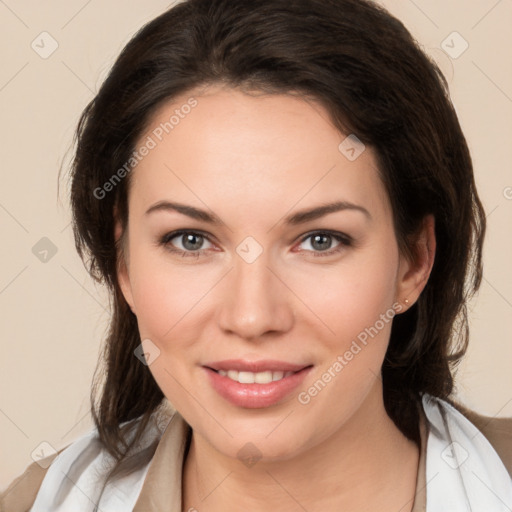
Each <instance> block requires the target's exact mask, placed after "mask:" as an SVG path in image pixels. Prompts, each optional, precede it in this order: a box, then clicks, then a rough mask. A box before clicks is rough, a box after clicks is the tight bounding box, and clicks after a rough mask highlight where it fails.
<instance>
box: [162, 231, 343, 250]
mask: <svg viewBox="0 0 512 512" xmlns="http://www.w3.org/2000/svg"><path fill="white" fill-rule="evenodd" d="M190 233H192V234H196V235H201V236H203V237H204V238H206V239H207V240H208V241H209V242H210V243H215V241H214V240H215V237H214V236H213V235H211V234H210V233H207V232H206V231H202V230H200V229H177V230H174V231H170V232H169V233H166V234H164V235H163V236H162V237H161V239H167V241H168V242H169V241H170V240H173V239H174V238H177V237H180V236H183V235H185V234H190ZM316 234H326V235H330V236H332V237H333V238H336V237H339V238H341V239H346V241H350V242H353V237H351V236H350V235H348V234H346V233H343V232H341V231H335V230H332V229H316V230H315V229H314V230H312V231H307V232H306V233H303V234H302V235H299V236H298V237H297V239H298V241H299V242H300V243H302V242H304V241H305V240H307V239H308V238H310V237H312V236H313V235H316ZM170 235H172V236H170ZM212 238H213V240H212ZM203 250H204V251H205V250H207V249H198V251H197V252H199V251H203ZM190 252H193V251H190Z"/></svg>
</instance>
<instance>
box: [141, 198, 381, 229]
mask: <svg viewBox="0 0 512 512" xmlns="http://www.w3.org/2000/svg"><path fill="white" fill-rule="evenodd" d="M343 210H353V211H359V212H361V213H363V214H364V215H365V216H366V217H367V218H368V219H369V220H371V219H372V216H371V214H370V212H369V211H368V210H367V209H366V208H364V207H362V206H360V205H357V204H354V203H350V202H348V201H336V202H334V203H327V204H323V205H320V206H315V207H313V208H308V209H306V210H300V211H298V212H296V213H293V214H292V215H289V216H288V217H286V218H285V219H284V222H285V223H286V224H289V225H292V226H295V225H298V224H303V223H305V222H309V221H312V220H316V219H319V218H320V217H323V216H325V215H328V214H329V213H334V212H338V211H343ZM157 211H175V212H178V213H181V214H182V215H186V216H187V217H190V218H192V219H195V220H199V221H203V222H207V223H209V224H212V225H214V226H217V225H220V224H224V223H223V222H222V221H221V220H220V218H219V217H218V216H217V215H215V214H214V213H209V212H207V211H206V210H201V209H199V208H196V207H194V206H188V205H185V204H181V203H176V202H171V201H159V202H157V203H155V204H154V205H152V206H151V207H150V208H148V210H147V211H146V215H148V214H150V213H153V212H157Z"/></svg>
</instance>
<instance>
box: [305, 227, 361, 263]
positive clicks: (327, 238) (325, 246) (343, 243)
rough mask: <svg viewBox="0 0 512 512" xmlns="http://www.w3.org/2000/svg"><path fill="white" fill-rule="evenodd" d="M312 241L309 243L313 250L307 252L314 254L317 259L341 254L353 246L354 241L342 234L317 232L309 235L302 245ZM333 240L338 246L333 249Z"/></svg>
mask: <svg viewBox="0 0 512 512" xmlns="http://www.w3.org/2000/svg"><path fill="white" fill-rule="evenodd" d="M310 239H311V241H309V242H308V244H309V246H310V247H312V250H309V249H308V250H307V251H306V252H312V254H313V256H315V257H317V256H330V255H332V254H336V253H339V252H341V251H343V250H344V249H346V248H347V247H350V246H351V245H352V244H353V239H352V238H351V237H350V236H348V235H346V234H344V233H340V232H331V231H316V232H314V233H309V234H308V235H306V236H305V237H303V238H302V240H301V244H303V243H304V242H306V241H308V240H310ZM333 240H335V241H336V242H337V243H338V245H336V246H335V247H334V248H331V246H332V241H333Z"/></svg>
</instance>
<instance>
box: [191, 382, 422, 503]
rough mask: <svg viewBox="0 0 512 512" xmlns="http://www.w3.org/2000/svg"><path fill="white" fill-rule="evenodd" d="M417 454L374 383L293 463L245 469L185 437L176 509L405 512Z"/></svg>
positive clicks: (201, 439)
mask: <svg viewBox="0 0 512 512" xmlns="http://www.w3.org/2000/svg"><path fill="white" fill-rule="evenodd" d="M418 461H419V449H418V447H417V446H416V444H415V443H414V442H412V441H410V440H408V439H407V438H406V437H405V436H404V435H403V434H402V433H401V432H400V430H399V429H398V428H397V427H396V426H395V424H394V423H393V421H392V420H391V419H390V418H389V416H388V415H387V413H386V411H385V408H384V402H383V398H382V385H381V380H380V379H377V384H376V386H375V387H374V389H373V390H372V391H371V392H370V394H369V395H368V396H367V397H366V399H365V401H364V402H363V403H362V404H361V406H360V408H359V409H358V411H357V412H356V413H355V414H354V415H353V416H352V417H351V418H350V420H349V421H348V422H347V423H346V424H344V425H343V427H342V428H341V429H339V430H338V431H337V432H335V433H334V434H333V435H332V436H331V437H329V438H327V439H326V440H324V441H323V442H322V443H320V444H318V445H315V446H314V447H312V448H310V449H308V450H306V451H303V452H301V453H300V454H299V455H297V456H296V457H294V458H291V459H288V460H284V461H283V460H280V461H277V462H273V461H272V462H264V461H262V460H261V461H258V462H257V463H256V464H255V465H254V466H251V467H246V466H244V465H243V464H241V463H240V461H239V460H237V459H233V458H231V457H226V456H225V455H224V454H222V453H220V452H219V451H218V450H216V449H215V448H214V447H213V446H211V445H210V444H209V443H208V441H207V440H206V439H205V438H204V437H202V436H199V435H197V434H196V432H193V434H192V439H191V444H190V449H189V452H188V454H187V458H186V460H185V464H184V469H183V510H187V511H188V510H191V511H194V510H197V511H201V510H203V509H204V510H206V509H207V510H208V511H209V512H217V511H223V512H231V511H235V510H236V511H238V510H240V509H242V510H252V511H254V512H257V511H265V512H267V511H268V510H269V509H275V510H280V511H284V512H287V511H290V512H291V511H296V510H300V509H301V508H302V509H305V510H321V509H322V508H324V509H326V510H333V509H336V510H351V511H354V512H356V511H357V512H363V511H370V510H372V511H373V510H380V511H381V512H386V511H387V510H389V511H393V512H396V511H397V510H400V511H401V512H409V511H410V510H411V509H412V504H413V499H414V494H415V491H416V478H417V469H418Z"/></svg>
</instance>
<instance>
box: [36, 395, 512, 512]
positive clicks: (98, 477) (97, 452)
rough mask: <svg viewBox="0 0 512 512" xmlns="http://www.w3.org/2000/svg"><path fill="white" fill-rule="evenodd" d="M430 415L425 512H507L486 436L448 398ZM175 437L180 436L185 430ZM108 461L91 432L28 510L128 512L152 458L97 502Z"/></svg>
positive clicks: (430, 405) (432, 401) (510, 502)
mask: <svg viewBox="0 0 512 512" xmlns="http://www.w3.org/2000/svg"><path fill="white" fill-rule="evenodd" d="M422 403H423V409H424V411H425V415H426V418H427V419H428V422H429V424H428V440H427V449H426V482H427V488H426V502H427V508H426V511H427V512H445V511H449V512H510V511H511V510H512V478H511V477H510V475H509V473H508V471H507V469H506V468H505V466H504V464H503V462H502V461H501V459H500V457H499V456H498V454H497V453H496V451H495V450H494V448H493V447H492V445H491V444H490V443H489V441H488V440H487V439H486V438H485V437H484V435H483V434H482V433H481V432H480V431H479V430H478V429H477V428H476V427H475V426H474V425H473V424H472V423H471V422H470V421H469V420H468V419H467V418H466V417H465V416H463V415H462V414H461V413H460V412H459V411H457V410H456V409H455V408H454V407H452V406H451V405H450V404H448V403H447V402H446V401H444V400H441V399H439V398H435V397H433V396H431V395H429V394H424V395H423V397H422ZM167 424H169V426H173V425H172V422H170V423H169V419H168V421H167V423H166V424H165V425H162V423H161V422H160V423H158V422H156V423H155V424H152V426H151V428H149V429H148V430H147V432H146V433H145V436H144V437H143V439H142V441H141V443H140V449H141V450H142V449H144V448H147V447H148V446H149V445H150V444H152V443H154V442H155V441H158V440H159V439H160V438H161V436H162V433H163V431H164V430H165V427H166V426H167ZM182 432H183V435H182V433H180V434H179V437H180V438H181V437H184V432H185V431H184V430H182ZM111 463H112V459H111V457H110V456H108V455H107V454H106V453H105V451H104V450H102V449H101V446H100V444H99V442H98V438H97V436H96V431H95V430H92V431H91V432H90V433H88V434H87V435H85V436H82V437H81V438H79V439H78V440H76V441H75V442H74V443H72V444H71V445H70V446H69V447H67V448H66V449H65V450H64V451H62V452H61V453H60V454H59V455H58V456H57V457H56V458H55V459H54V460H53V462H52V464H51V466H50V467H49V468H48V472H47V474H46V475H45V478H44V480H43V482H42V484H41V487H40V489H39V492H38V495H37V497H36V500H35V502H34V504H33V506H32V508H31V509H30V512H69V511H70V510H80V511H81V512H95V511H98V512H125V511H126V512H128V511H131V510H133V508H134V506H135V504H136V502H137V498H138V496H139V494H140V492H141V489H142V486H143V484H144V480H145V477H146V474H147V472H148V469H149V466H150V464H151V461H149V462H148V463H147V464H145V465H144V466H142V467H141V468H140V469H139V470H137V471H136V472H134V473H132V474H130V475H128V476H125V477H123V478H122V479H120V480H118V481H116V482H115V483H114V484H113V485H109V486H107V487H106V489H105V492H104V493H103V495H102V496H101V501H100V503H99V505H98V507H97V508H96V507H95V502H96V501H97V500H98V497H99V496H98V495H99V492H100V490H101V487H102V483H103V481H102V478H103V476H104V475H105V470H106V468H108V466H109V464H111Z"/></svg>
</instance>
